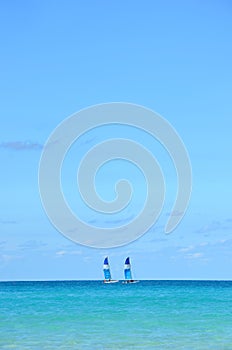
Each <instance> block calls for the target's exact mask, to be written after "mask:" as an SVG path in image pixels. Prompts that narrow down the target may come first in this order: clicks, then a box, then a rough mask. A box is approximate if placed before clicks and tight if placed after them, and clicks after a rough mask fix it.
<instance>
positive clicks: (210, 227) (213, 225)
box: [195, 221, 229, 233]
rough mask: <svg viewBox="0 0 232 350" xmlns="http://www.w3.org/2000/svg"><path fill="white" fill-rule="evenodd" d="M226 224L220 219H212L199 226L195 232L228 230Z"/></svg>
mask: <svg viewBox="0 0 232 350" xmlns="http://www.w3.org/2000/svg"><path fill="white" fill-rule="evenodd" d="M228 228H229V227H228V225H226V224H225V223H224V222H221V221H212V222H210V223H209V224H207V225H204V226H202V227H200V228H199V229H198V230H196V231H195V232H196V233H208V232H211V231H219V230H228Z"/></svg>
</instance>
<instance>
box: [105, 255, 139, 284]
mask: <svg viewBox="0 0 232 350" xmlns="http://www.w3.org/2000/svg"><path fill="white" fill-rule="evenodd" d="M103 272H104V278H105V279H104V281H103V282H104V283H117V282H119V281H118V280H113V279H112V278H111V272H110V265H109V259H108V257H106V258H105V260H104V263H103ZM124 276H125V280H124V281H123V282H122V283H136V282H139V281H137V280H133V278H132V272H131V264H130V258H129V257H128V258H126V260H125V265H124Z"/></svg>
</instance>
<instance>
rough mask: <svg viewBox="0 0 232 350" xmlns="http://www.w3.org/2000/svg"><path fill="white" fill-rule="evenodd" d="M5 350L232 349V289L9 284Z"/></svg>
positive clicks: (0, 326) (2, 305)
mask: <svg viewBox="0 0 232 350" xmlns="http://www.w3.org/2000/svg"><path fill="white" fill-rule="evenodd" d="M0 349H19V350H20V349H40V350H42V349H65V350H66V349H67V350H68V349H172V350H174V349H178V350H179V349H186V350H187V349H194V350H195V349H196V350H200V349H216V350H218V349H230V350H231V349H232V282H213V281H211V282H206V281H204V282H203V281H201V282H197V281H141V282H140V283H137V284H130V285H125V284H121V283H117V284H106V285H104V284H103V283H102V282H97V281H64V282H62V281H60V282H1V283H0Z"/></svg>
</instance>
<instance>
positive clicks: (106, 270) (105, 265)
mask: <svg viewBox="0 0 232 350" xmlns="http://www.w3.org/2000/svg"><path fill="white" fill-rule="evenodd" d="M103 272H104V278H105V279H104V281H103V282H104V283H116V282H118V281H117V280H112V279H111V273H110V265H109V259H108V256H107V257H106V258H105V259H104V263H103Z"/></svg>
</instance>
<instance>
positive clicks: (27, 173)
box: [0, 0, 232, 280]
mask: <svg viewBox="0 0 232 350" xmlns="http://www.w3.org/2000/svg"><path fill="white" fill-rule="evenodd" d="M0 32H1V39H0V45H1V55H0V71H1V72H0V76H1V78H0V92H1V109H0V113H1V128H0V159H1V172H0V183H1V212H0V279H1V280H15V279H16V280H25V279H83V278H87V279H101V278H102V261H103V257H104V256H105V255H109V257H110V262H111V266H112V273H113V277H115V278H122V277H123V276H122V268H123V261H124V258H125V257H126V256H127V255H130V256H131V259H132V262H133V268H134V274H135V277H136V278H154V279H156V278H157V279H166V278H170V279H175V278H176V279H181V278H188V279H191V278H193V279H195V278H199V279H207V278H209V279H214V278H215V279H232V272H231V268H230V267H231V262H232V261H231V249H232V210H231V209H232V206H231V195H232V186H231V178H232V162H231V151H232V145H231V130H232V118H231V115H232V113H231V112H232V105H231V91H232V83H231V82H232V69H231V61H232V48H231V34H232V7H231V4H230V2H229V1H226V0H223V1H220V2H219V1H204V2H203V3H202V2H200V1H188V2H186V1H175V2H173V1H143V2H141V1H126V2H125V1H117V2H113V1H112V2H109V1H86V2H82V1H70V0H68V1H65V2H64V1H48V2H45V1H34V2H30V1H20V2H18V3H17V2H13V1H2V2H1V5H0ZM112 101H123V102H131V103H136V104H140V105H143V106H145V107H148V108H150V109H152V110H154V111H156V112H157V113H159V114H161V115H162V116H163V117H164V118H166V119H167V120H168V121H169V122H170V123H171V124H172V125H173V127H174V128H175V129H176V130H177V131H178V133H179V135H180V136H181V138H182V140H183V141H184V143H185V145H186V148H187V149H188V152H189V156H190V159H191V163H192V170H193V191H192V197H191V202H190V205H189V208H188V211H187V213H186V215H185V217H184V219H183V221H182V222H181V224H180V225H179V226H178V228H177V229H176V230H175V231H174V232H173V233H172V234H170V235H165V234H164V232H163V231H164V225H165V223H166V221H167V218H168V213H169V212H170V210H171V208H172V204H173V202H174V196H175V191H176V188H175V185H176V178H175V171H174V168H173V165H172V164H171V161H170V158H169V157H168V155H167V154H166V152H165V150H163V148H162V147H161V146H160V145H159V144H158V143H157V142H154V144H152V142H151V140H150V139H149V137H148V136H146V135H141V134H139V133H138V132H137V131H135V130H133V129H131V130H124V131H123V130H121V129H112V128H111V129H110V130H109V128H108V129H107V128H105V129H102V130H100V131H99V130H95V131H93V132H92V133H91V132H89V133H87V134H86V135H85V138H84V139H83V140H82V141H81V142H82V145H83V147H82V151H81V152H82V153H83V154H84V152H85V151H88V150H89V149H90V148H91V146H93V145H94V144H96V142H99V141H100V140H103V139H104V137H105V136H107V137H108V136H109V133H110V134H111V133H112V135H117V133H119V134H120V135H122V134H123V133H124V134H123V135H128V137H130V138H134V139H135V140H137V141H138V140H140V139H141V138H142V139H143V142H144V143H146V144H147V145H148V146H149V147H151V149H152V152H154V154H155V155H156V157H157V159H159V162H160V164H161V167H162V169H163V171H164V173H165V177H166V183H167V194H166V199H165V205H164V208H163V211H162V214H161V216H160V218H159V220H158V221H157V223H156V225H155V226H154V227H153V228H152V229H151V230H150V231H149V232H148V233H147V234H145V235H144V236H143V237H142V238H140V239H139V240H137V241H136V242H134V243H131V244H129V245H127V246H124V247H121V248H115V249H109V250H107V249H104V250H97V249H92V248H87V247H83V246H80V245H77V244H75V243H73V242H71V241H69V240H67V239H66V238H64V237H63V236H62V235H61V234H60V233H59V232H58V231H57V230H56V229H55V228H54V227H53V226H52V224H51V223H50V221H49V220H48V218H47V216H46V214H45V212H44V211H43V208H42V205H41V201H40V196H39V189H38V165H39V159H40V156H41V152H42V149H43V145H44V143H45V142H46V140H47V138H48V137H49V135H50V133H51V132H52V131H53V129H54V128H55V127H56V126H57V125H58V124H59V123H60V122H62V120H64V119H65V118H66V117H68V116H69V115H71V114H72V113H75V112H77V111H78V110H80V109H82V108H86V107H88V106H91V105H94V104H98V103H104V102H112ZM75 147H76V150H75ZM79 149H80V148H78V144H77V145H75V146H74V148H73V149H71V150H70V154H69V155H68V156H67V159H66V161H65V164H64V172H63V185H64V192H65V194H66V196H67V197H68V199H69V201H70V203H71V205H73V207H74V210H75V192H74V191H75V184H76V173H75V171H76V167H77V165H78V164H76V165H75V162H74V160H78V157H79V156H80V153H79ZM77 152H78V156H77V157H76V155H77ZM74 165H75V166H74ZM128 167H129V165H128V164H126V172H127V174H128V175H129V177H130V179H131V181H132V182H133V181H134V188H135V190H137V191H135V197H134V202H133V203H132V207H128V211H127V212H126V213H125V217H123V218H122V219H123V220H124V219H125V220H126V218H130V217H131V216H133V215H134V214H135V213H136V211H137V210H138V209H139V204H140V202H141V201H142V199H143V198H144V194H143V187H144V185H143V182H142V181H143V179H142V176H141V174H140V173H139V171H138V170H136V169H134V168H133V167H129V168H128ZM104 171H105V173H104ZM104 171H103V173H102V175H101V173H99V174H98V175H99V176H98V179H97V183H98V190H99V192H100V193H101V194H102V196H107V194H109V193H110V184H109V183H108V182H106V181H105V179H106V178H109V174H111V175H112V174H114V176H115V177H116V175H118V174H119V175H120V174H121V173H123V170H122V169H121V165H120V167H119V166H118V164H115V165H109V166H108V168H106V169H105V170H104ZM100 175H101V176H102V178H101V176H100ZM111 175H110V176H111ZM123 176H125V175H123ZM85 213H86V211H85V209H84V208H83V212H82V213H81V215H83V218H84V217H85V216H87V215H85ZM94 220H95V221H96V222H99V221H98V220H99V219H97V218H94ZM117 220H118V217H117V218H116V219H115V222H116V221H117Z"/></svg>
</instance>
